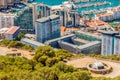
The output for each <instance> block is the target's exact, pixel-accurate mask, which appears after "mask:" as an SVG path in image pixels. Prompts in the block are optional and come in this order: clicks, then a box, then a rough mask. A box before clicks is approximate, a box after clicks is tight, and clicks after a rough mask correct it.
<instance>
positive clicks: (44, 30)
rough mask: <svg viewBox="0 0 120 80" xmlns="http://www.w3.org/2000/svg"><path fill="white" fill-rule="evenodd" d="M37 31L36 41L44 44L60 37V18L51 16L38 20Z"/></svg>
mask: <svg viewBox="0 0 120 80" xmlns="http://www.w3.org/2000/svg"><path fill="white" fill-rule="evenodd" d="M35 31H36V40H37V41H39V42H42V43H44V42H45V41H47V40H50V39H54V38H58V37H60V17H59V16H58V15H51V16H48V17H43V18H40V19H38V20H37V21H36V29H35Z"/></svg>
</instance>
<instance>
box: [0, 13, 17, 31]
mask: <svg viewBox="0 0 120 80" xmlns="http://www.w3.org/2000/svg"><path fill="white" fill-rule="evenodd" d="M14 17H15V15H13V14H10V13H7V14H6V13H0V29H1V28H9V27H10V26H13V25H14Z"/></svg>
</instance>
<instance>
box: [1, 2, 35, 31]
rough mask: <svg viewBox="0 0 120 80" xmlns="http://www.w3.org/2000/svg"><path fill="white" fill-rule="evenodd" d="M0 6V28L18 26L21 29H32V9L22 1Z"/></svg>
mask: <svg viewBox="0 0 120 80" xmlns="http://www.w3.org/2000/svg"><path fill="white" fill-rule="evenodd" d="M0 1H1V0H0ZM11 5H12V6H8V7H7V8H6V7H4V8H0V28H4V27H9V26H14V25H15V26H20V28H21V29H22V30H33V29H34V27H33V16H32V15H33V11H32V7H28V6H26V5H25V4H23V3H14V4H11Z"/></svg>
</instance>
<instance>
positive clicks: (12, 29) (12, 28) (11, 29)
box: [6, 26, 20, 34]
mask: <svg viewBox="0 0 120 80" xmlns="http://www.w3.org/2000/svg"><path fill="white" fill-rule="evenodd" d="M18 29H20V27H17V26H13V27H11V28H10V29H9V30H8V31H7V32H6V34H14V33H15V32H16V31H17V30H18Z"/></svg>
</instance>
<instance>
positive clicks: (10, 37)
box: [5, 34, 13, 40]
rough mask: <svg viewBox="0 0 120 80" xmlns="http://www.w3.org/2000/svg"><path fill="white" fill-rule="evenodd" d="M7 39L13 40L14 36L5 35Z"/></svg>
mask: <svg viewBox="0 0 120 80" xmlns="http://www.w3.org/2000/svg"><path fill="white" fill-rule="evenodd" d="M5 38H6V39H8V40H13V35H12V34H5Z"/></svg>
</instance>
